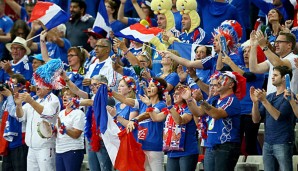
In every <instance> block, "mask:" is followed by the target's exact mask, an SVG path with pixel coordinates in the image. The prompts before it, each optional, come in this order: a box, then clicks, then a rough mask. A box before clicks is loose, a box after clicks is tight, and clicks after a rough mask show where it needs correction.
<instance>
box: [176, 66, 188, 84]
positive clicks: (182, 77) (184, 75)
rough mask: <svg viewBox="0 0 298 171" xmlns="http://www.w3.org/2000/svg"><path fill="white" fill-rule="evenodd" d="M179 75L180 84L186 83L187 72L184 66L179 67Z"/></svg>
mask: <svg viewBox="0 0 298 171" xmlns="http://www.w3.org/2000/svg"><path fill="white" fill-rule="evenodd" d="M177 74H178V76H179V78H180V82H184V81H185V80H186V78H187V72H184V70H183V67H182V65H178V67H177Z"/></svg>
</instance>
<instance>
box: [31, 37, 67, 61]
mask: <svg viewBox="0 0 298 171" xmlns="http://www.w3.org/2000/svg"><path fill="white" fill-rule="evenodd" d="M62 40H63V42H64V46H63V47H59V46H58V45H57V44H56V43H52V42H46V46H47V49H48V54H49V57H50V58H52V59H61V60H62V62H63V63H66V64H68V59H67V51H68V49H69V48H70V47H71V44H70V41H69V40H68V39H65V38H62ZM37 44H38V53H41V49H40V44H39V43H37Z"/></svg>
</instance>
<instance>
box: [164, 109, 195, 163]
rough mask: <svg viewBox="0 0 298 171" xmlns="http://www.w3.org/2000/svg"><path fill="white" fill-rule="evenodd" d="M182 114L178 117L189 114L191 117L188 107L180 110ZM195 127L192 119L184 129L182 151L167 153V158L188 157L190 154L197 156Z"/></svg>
mask: <svg viewBox="0 0 298 171" xmlns="http://www.w3.org/2000/svg"><path fill="white" fill-rule="evenodd" d="M181 111H182V112H181V113H180V115H183V114H189V115H192V113H191V112H190V110H189V109H188V107H187V106H186V108H184V109H182V110H181ZM196 130H197V126H196V123H195V121H194V118H192V120H191V121H190V122H188V123H187V124H186V128H185V144H184V151H169V152H168V157H170V158H174V157H183V156H188V155H192V154H199V148H198V139H197V137H196V132H197V131H196Z"/></svg>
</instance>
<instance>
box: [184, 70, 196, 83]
mask: <svg viewBox="0 0 298 171" xmlns="http://www.w3.org/2000/svg"><path fill="white" fill-rule="evenodd" d="M186 72H187V73H188V74H189V76H190V77H191V78H192V79H194V78H197V74H196V69H195V68H187V70H186ZM194 80H195V79H194Z"/></svg>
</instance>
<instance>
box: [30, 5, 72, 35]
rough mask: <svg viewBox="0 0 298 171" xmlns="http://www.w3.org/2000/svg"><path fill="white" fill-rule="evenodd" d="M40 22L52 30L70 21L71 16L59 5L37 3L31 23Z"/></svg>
mask: <svg viewBox="0 0 298 171" xmlns="http://www.w3.org/2000/svg"><path fill="white" fill-rule="evenodd" d="M34 20H39V21H40V22H41V23H42V24H43V25H44V26H45V27H46V28H47V30H50V29H52V28H54V27H56V26H58V25H60V24H62V23H65V22H67V21H68V20H69V15H68V14H67V13H66V12H65V11H63V10H62V9H61V8H60V7H59V6H58V5H56V4H54V3H51V2H40V1H39V2H37V3H36V5H35V6H34V8H33V11H32V14H31V18H30V20H29V22H32V21H34Z"/></svg>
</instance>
